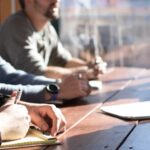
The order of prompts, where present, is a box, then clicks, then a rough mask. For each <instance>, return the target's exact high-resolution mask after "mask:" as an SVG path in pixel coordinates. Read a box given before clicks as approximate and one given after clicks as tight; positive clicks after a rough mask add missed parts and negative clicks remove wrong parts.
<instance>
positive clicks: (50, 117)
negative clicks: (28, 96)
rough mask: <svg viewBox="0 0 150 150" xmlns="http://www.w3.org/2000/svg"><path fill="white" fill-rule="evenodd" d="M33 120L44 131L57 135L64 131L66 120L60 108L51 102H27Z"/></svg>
mask: <svg viewBox="0 0 150 150" xmlns="http://www.w3.org/2000/svg"><path fill="white" fill-rule="evenodd" d="M26 107H27V109H28V111H29V115H30V116H31V121H32V123H33V124H35V125H36V126H38V127H39V128H40V129H41V130H42V131H48V132H49V133H51V135H53V136H55V135H56V134H57V133H58V132H60V131H64V130H65V126H66V120H65V118H64V116H63V114H62V113H61V111H60V109H58V108H56V107H55V106H54V105H49V104H27V105H26Z"/></svg>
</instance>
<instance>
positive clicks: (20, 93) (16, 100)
mask: <svg viewBox="0 0 150 150" xmlns="http://www.w3.org/2000/svg"><path fill="white" fill-rule="evenodd" d="M21 95H22V90H18V91H17V95H16V98H15V101H14V104H17V103H18V102H19V101H20V98H21Z"/></svg>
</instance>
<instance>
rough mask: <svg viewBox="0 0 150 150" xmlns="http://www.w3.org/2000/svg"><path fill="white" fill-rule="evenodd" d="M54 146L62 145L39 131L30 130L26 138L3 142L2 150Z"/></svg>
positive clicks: (0, 147)
mask: <svg viewBox="0 0 150 150" xmlns="http://www.w3.org/2000/svg"><path fill="white" fill-rule="evenodd" d="M54 144H60V142H59V141H58V140H57V139H56V138H54V137H52V136H51V135H44V134H43V133H42V132H40V131H39V130H37V129H31V128H30V129H29V131H28V133H27V135H26V137H24V138H22V139H18V140H13V141H6V142H2V145H1V146H0V149H8V148H22V147H30V146H41V145H54Z"/></svg>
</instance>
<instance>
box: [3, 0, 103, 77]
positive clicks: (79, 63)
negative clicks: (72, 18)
mask: <svg viewBox="0 0 150 150" xmlns="http://www.w3.org/2000/svg"><path fill="white" fill-rule="evenodd" d="M19 2H20V5H21V8H22V10H21V11H19V12H17V13H15V14H13V15H11V16H10V17H9V18H8V19H7V20H6V21H5V22H4V24H2V26H1V30H0V55H1V56H2V57H3V58H4V59H5V60H6V61H8V62H10V63H11V64H12V65H13V66H14V67H15V68H17V69H23V70H25V71H27V72H29V73H33V74H36V75H44V76H46V77H53V78H62V77H63V76H65V75H68V74H74V73H75V74H76V73H79V72H81V73H83V74H86V78H87V79H97V78H98V76H99V75H101V74H102V73H104V72H105V69H106V63H105V62H103V60H102V59H101V58H100V57H99V63H97V64H95V63H93V61H92V62H86V61H83V60H81V59H78V58H74V57H72V56H71V54H70V53H69V51H67V50H66V49H65V48H64V47H63V45H62V44H61V42H60V40H59V38H58V35H57V33H56V31H55V29H54V27H53V26H52V25H51V22H50V21H52V20H53V19H56V18H58V17H59V8H60V0H19Z"/></svg>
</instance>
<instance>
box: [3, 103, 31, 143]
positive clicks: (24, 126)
mask: <svg viewBox="0 0 150 150" xmlns="http://www.w3.org/2000/svg"><path fill="white" fill-rule="evenodd" d="M0 120H1V123H0V131H1V136H2V140H15V139H19V138H23V137H24V136H25V135H26V133H27V132H28V129H29V125H30V117H29V115H28V111H27V109H26V107H25V106H23V105H19V104H11V105H7V106H4V107H1V108H0Z"/></svg>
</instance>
